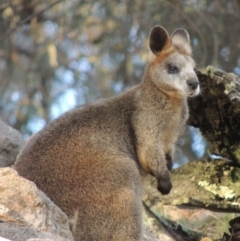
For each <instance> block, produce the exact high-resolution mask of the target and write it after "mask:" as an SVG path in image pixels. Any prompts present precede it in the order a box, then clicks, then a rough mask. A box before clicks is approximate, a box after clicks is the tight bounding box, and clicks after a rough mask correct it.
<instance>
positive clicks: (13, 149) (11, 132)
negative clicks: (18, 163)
mask: <svg viewBox="0 0 240 241" xmlns="http://www.w3.org/2000/svg"><path fill="white" fill-rule="evenodd" d="M23 145H24V140H23V138H22V135H21V134H20V133H19V132H18V131H17V130H15V129H13V128H12V127H10V126H8V125H6V124H5V123H3V122H2V121H0V167H8V166H11V165H12V164H13V163H14V162H15V160H16V157H17V155H18V153H19V151H20V150H21V148H22V147H23Z"/></svg>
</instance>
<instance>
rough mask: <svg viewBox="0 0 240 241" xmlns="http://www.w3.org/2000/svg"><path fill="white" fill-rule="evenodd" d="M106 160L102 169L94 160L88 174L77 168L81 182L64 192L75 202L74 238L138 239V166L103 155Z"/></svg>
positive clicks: (83, 240) (101, 240)
mask: <svg viewBox="0 0 240 241" xmlns="http://www.w3.org/2000/svg"><path fill="white" fill-rule="evenodd" d="M105 161H106V162H108V165H107V166H104V168H102V169H100V168H98V166H97V165H98V164H97V162H95V168H96V169H94V170H92V172H91V175H88V173H87V172H88V170H86V169H85V170H84V172H81V170H80V173H79V174H78V178H79V181H78V183H81V182H82V185H81V186H79V187H76V189H75V190H74V191H73V192H70V191H69V193H68V194H66V196H67V197H68V198H71V199H72V200H71V203H73V202H74V207H76V208H75V210H77V209H78V222H77V226H76V234H75V240H78V241H140V240H141V237H142V195H141V177H140V173H139V169H138V168H137V166H136V163H135V162H133V161H132V160H131V159H128V158H126V157H123V158H121V159H120V160H116V158H113V159H110V160H109V159H107V158H106V159H105ZM99 164H101V163H99ZM101 165H102V164H101ZM95 170H96V172H95ZM97 170H101V172H99V171H97ZM86 175H87V176H88V179H87V178H86ZM96 177H97V178H98V181H97V182H96V180H97V178H96ZM83 180H84V181H83ZM83 187H85V190H84V189H83ZM86 189H87V191H86ZM72 193H74V195H73V194H72ZM76 193H77V195H76ZM71 195H72V196H71ZM73 199H74V200H73ZM73 215H74V213H72V214H70V216H73Z"/></svg>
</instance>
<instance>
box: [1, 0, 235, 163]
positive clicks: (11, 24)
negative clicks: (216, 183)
mask: <svg viewBox="0 0 240 241" xmlns="http://www.w3.org/2000/svg"><path fill="white" fill-rule="evenodd" d="M156 24H160V25H162V26H164V27H165V28H166V29H167V30H168V31H169V32H170V33H171V32H173V31H174V30H175V29H176V28H185V29H187V31H188V32H189V34H190V37H191V44H192V46H193V55H194V58H195V60H196V63H197V67H198V68H199V69H202V68H205V67H206V66H207V65H214V66H215V67H218V68H220V69H224V70H225V71H227V72H234V73H236V74H238V75H240V1H239V0H231V1H230V0H229V1H227V0H215V1H214V0H209V1H208V0H183V1H178V0H169V1H163V0H158V1H156V0H148V1H142V0H122V1H112V0H99V1H94V0H88V1H84V0H82V1H81V0H58V1H56V0H41V1H38V0H0V97H1V98H0V118H1V120H2V121H4V122H5V123H8V124H10V125H11V126H13V127H14V128H16V129H18V130H19V131H20V132H21V133H22V134H23V135H24V137H25V139H27V138H28V137H29V136H30V135H31V134H33V133H35V132H37V131H39V130H40V129H41V128H43V127H44V125H46V124H47V123H49V122H50V121H51V120H53V119H54V118H56V117H57V116H59V115H60V114H62V113H64V112H66V111H67V110H69V109H71V108H73V107H75V106H77V105H82V104H85V103H88V102H92V101H94V100H96V99H99V98H101V97H108V96H112V95H115V94H118V93H120V92H122V91H124V90H126V89H128V88H129V87H130V86H132V85H134V84H137V83H139V82H140V81H141V76H142V74H143V71H144V66H145V64H146V62H147V58H148V34H149V31H150V29H151V28H152V27H153V26H154V25H156ZM177 153H178V157H179V158H178V159H179V163H178V164H181V163H185V162H187V161H188V160H193V159H198V158H201V157H202V156H204V155H207V143H206V142H205V141H204V140H203V138H202V137H201V135H200V134H199V132H198V130H196V129H194V128H192V127H188V128H186V130H185V131H183V134H182V136H181V138H180V139H179V142H178V150H177Z"/></svg>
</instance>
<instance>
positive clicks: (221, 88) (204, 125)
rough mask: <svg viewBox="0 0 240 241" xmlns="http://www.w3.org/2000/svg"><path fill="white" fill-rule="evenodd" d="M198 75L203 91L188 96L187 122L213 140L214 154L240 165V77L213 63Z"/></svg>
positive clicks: (212, 152)
mask: <svg viewBox="0 0 240 241" xmlns="http://www.w3.org/2000/svg"><path fill="white" fill-rule="evenodd" d="M197 75H198V78H199V81H200V85H201V88H202V92H201V94H200V95H199V96H198V97H196V98H191V99H189V108H190V118H189V120H188V124H189V125H192V126H194V127H197V128H199V129H200V131H201V133H202V135H203V136H204V137H205V138H206V139H207V140H208V141H209V142H210V143H211V147H210V150H209V151H210V153H211V154H216V155H218V156H221V157H224V158H227V159H230V160H232V161H233V162H234V163H235V164H236V165H238V166H240V128H239V123H240V78H239V77H237V76H236V75H234V74H232V73H226V72H224V71H221V70H218V69H215V68H214V67H211V66H209V67H208V68H207V73H206V74H204V73H202V72H200V71H197Z"/></svg>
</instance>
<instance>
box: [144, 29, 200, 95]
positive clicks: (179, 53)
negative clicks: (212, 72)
mask: <svg viewBox="0 0 240 241" xmlns="http://www.w3.org/2000/svg"><path fill="white" fill-rule="evenodd" d="M149 47H150V50H151V52H152V54H153V58H151V60H150V63H149V67H148V69H147V72H148V73H147V74H148V76H149V77H150V80H151V81H153V82H154V84H155V86H156V88H158V87H159V89H161V90H162V91H164V92H165V93H167V94H169V95H175V96H177V95H178V96H179V95H180V96H194V95H197V94H198V93H199V92H200V87H199V82H198V78H197V76H196V73H195V71H194V67H195V63H194V60H193V59H192V57H191V52H192V49H191V46H190V38H189V34H188V32H187V31H186V30H184V29H177V30H176V31H174V33H173V34H172V35H171V36H169V35H168V33H167V31H166V30H165V29H164V28H163V27H161V26H155V27H154V28H153V29H152V30H151V32H150V37H149Z"/></svg>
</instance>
